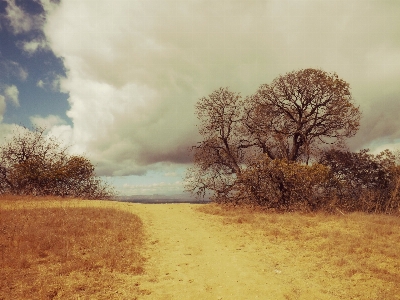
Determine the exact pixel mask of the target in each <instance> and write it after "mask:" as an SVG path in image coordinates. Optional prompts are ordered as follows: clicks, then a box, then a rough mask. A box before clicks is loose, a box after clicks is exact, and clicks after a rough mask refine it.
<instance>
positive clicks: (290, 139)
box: [245, 69, 361, 161]
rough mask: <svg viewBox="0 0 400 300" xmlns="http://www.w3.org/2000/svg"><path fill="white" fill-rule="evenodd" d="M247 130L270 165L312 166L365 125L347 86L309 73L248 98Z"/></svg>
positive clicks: (333, 77)
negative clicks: (318, 155)
mask: <svg viewBox="0 0 400 300" xmlns="http://www.w3.org/2000/svg"><path fill="white" fill-rule="evenodd" d="M247 107H248V109H247V114H246V120H245V124H246V126H247V129H248V131H249V134H251V136H252V138H253V139H254V140H255V141H256V142H257V143H258V145H259V147H260V148H261V149H262V150H263V152H264V153H266V154H268V156H269V157H270V158H271V159H275V158H285V159H287V160H289V161H298V160H303V161H308V159H309V158H310V155H312V154H313V152H315V151H318V150H320V149H321V147H323V146H324V144H336V145H338V144H341V143H343V140H344V138H348V137H351V136H353V135H354V134H355V133H356V132H357V130H358V128H359V121H360V115H361V114H360V110H359V108H358V107H357V106H355V105H354V103H353V99H352V96H351V93H350V87H349V84H348V83H347V82H345V81H344V80H342V79H340V78H339V77H338V76H337V75H336V74H329V73H327V72H324V71H322V70H317V69H305V70H300V71H294V72H290V73H287V74H286V75H283V76H279V77H277V78H276V79H274V80H273V81H272V83H271V84H264V85H261V87H260V88H259V90H258V91H257V93H255V94H254V95H252V96H251V97H249V99H248V104H247Z"/></svg>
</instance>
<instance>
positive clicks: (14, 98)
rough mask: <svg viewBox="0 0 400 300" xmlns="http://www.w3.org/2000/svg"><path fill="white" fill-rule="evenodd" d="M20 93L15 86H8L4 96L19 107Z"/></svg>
mask: <svg viewBox="0 0 400 300" xmlns="http://www.w3.org/2000/svg"><path fill="white" fill-rule="evenodd" d="M18 95H19V91H18V88H17V87H16V86H15V85H8V86H6V87H5V88H4V96H5V98H6V99H7V100H8V101H10V102H11V103H12V104H14V105H15V106H19V99H18Z"/></svg>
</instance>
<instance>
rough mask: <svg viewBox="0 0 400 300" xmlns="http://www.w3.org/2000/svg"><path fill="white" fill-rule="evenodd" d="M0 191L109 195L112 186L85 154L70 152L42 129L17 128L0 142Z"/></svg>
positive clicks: (88, 195)
mask: <svg viewBox="0 0 400 300" xmlns="http://www.w3.org/2000/svg"><path fill="white" fill-rule="evenodd" d="M0 194H20V195H35V196H44V195H53V196H63V197H79V198H86V199H110V198H112V197H113V196H114V190H113V188H112V187H110V186H108V185H107V184H106V183H105V182H103V181H102V180H100V179H99V178H98V177H96V176H95V172H94V166H93V164H92V163H91V162H90V161H89V160H88V159H87V158H86V157H84V156H78V155H69V154H68V153H67V148H65V147H62V146H61V144H60V143H59V142H58V141H57V140H56V139H55V138H53V137H49V136H46V135H45V130H44V129H42V128H35V129H34V130H33V131H30V130H29V129H27V128H22V129H21V128H16V130H15V132H14V136H13V137H12V138H11V139H8V140H6V141H5V143H4V144H3V145H1V146H0Z"/></svg>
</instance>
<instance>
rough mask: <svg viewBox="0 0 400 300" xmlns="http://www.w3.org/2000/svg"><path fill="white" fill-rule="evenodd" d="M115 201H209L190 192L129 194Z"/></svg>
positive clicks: (118, 197) (116, 198)
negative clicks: (198, 198) (196, 197)
mask: <svg viewBox="0 0 400 300" xmlns="http://www.w3.org/2000/svg"><path fill="white" fill-rule="evenodd" d="M115 200H116V201H122V202H133V203H209V202H210V200H209V199H204V200H203V199H202V200H197V199H195V198H194V197H193V196H192V195H190V194H173V195H160V194H154V195H130V196H117V197H115Z"/></svg>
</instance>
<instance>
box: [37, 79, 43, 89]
mask: <svg viewBox="0 0 400 300" xmlns="http://www.w3.org/2000/svg"><path fill="white" fill-rule="evenodd" d="M36 86H38V87H40V88H42V89H43V88H44V81H43V80H41V79H40V80H38V82H37V83H36Z"/></svg>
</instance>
